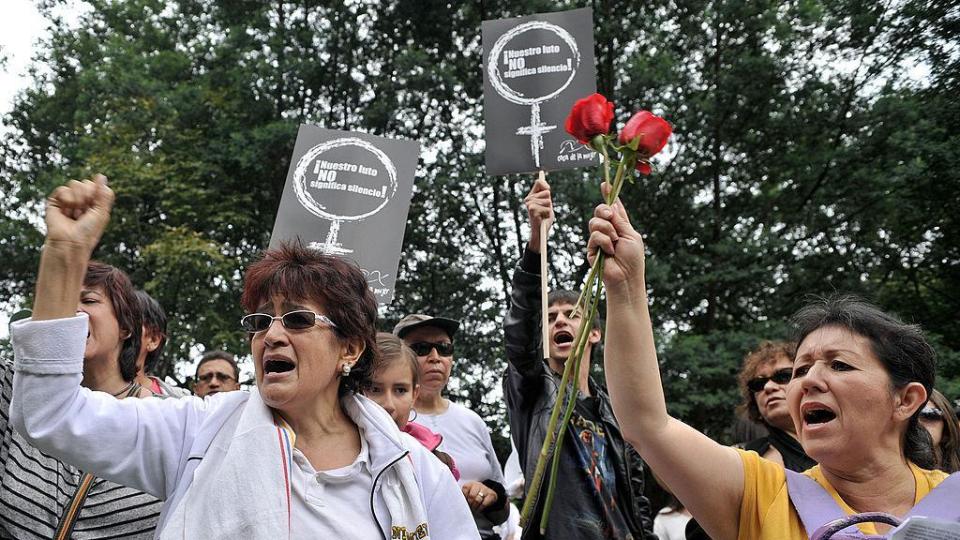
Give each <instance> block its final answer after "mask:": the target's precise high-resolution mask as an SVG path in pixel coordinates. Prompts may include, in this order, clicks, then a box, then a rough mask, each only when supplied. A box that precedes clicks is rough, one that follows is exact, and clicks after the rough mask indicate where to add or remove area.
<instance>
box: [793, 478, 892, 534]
mask: <svg viewBox="0 0 960 540" xmlns="http://www.w3.org/2000/svg"><path fill="white" fill-rule="evenodd" d="M784 472H785V473H786V474H787V495H789V496H790V503H791V504H793V508H794V509H796V511H797V515H798V516H800V521H801V522H802V523H803V528H804V529H806V531H807V536H808V537H809V538H810V540H828V539H832V540H853V539H856V540H866V539H871V538H882V537H879V536H866V535H864V534H863V533H861V532H860V529H858V528H856V527H854V525H855V524H857V523H860V522H862V521H875V519H879V520H880V521H882V522H884V523H890V519H892V520H893V523H892V524H893V525H897V524H899V523H900V522H899V520H897V519H896V518H895V517H893V516H890V515H889V514H877V515H873V514H868V515H857V516H850V515H847V514H846V512H844V511H843V509H842V508H840V505H838V504H837V501H835V500H834V499H833V497H831V496H830V494H829V493H827V490H825V489H823V487H822V486H820V484H818V483H817V482H816V480H814V479H813V478H810V477H809V476H807V475H804V474H800V473H798V472H794V471H791V470H789V469H784ZM861 517H862V518H865V519H861ZM850 527H853V529H852V530H850V531H845V529H848V528H850ZM841 531H844V532H841Z"/></svg>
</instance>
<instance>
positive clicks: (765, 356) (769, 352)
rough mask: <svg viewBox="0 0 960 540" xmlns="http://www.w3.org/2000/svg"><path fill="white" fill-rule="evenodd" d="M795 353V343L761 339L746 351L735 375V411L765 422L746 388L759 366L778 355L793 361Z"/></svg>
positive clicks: (755, 401)
mask: <svg viewBox="0 0 960 540" xmlns="http://www.w3.org/2000/svg"><path fill="white" fill-rule="evenodd" d="M796 355H797V344H796V343H793V342H789V341H761V342H760V345H758V346H757V348H756V349H754V350H752V351H750V352H749V353H747V356H746V357H745V358H744V359H743V366H742V367H741V368H740V374H739V375H737V386H739V387H740V397H741V401H740V405H738V406H737V411H738V412H740V413H742V414H746V415H747V418H749V419H750V420H753V421H754V422H758V423H761V424H766V422H765V421H764V420H763V416H762V415H761V414H760V409H759V408H758V407H757V400H756V399H754V395H753V392H751V391H750V389H749V388H747V383H748V382H750V379H752V378H754V377H756V376H757V372H758V371H760V368H761V367H763V366H766V365H769V364H772V363H774V362H776V361H777V359H779V358H780V357H786V358H787V359H789V360H790V361H791V362H793V360H794V357H796Z"/></svg>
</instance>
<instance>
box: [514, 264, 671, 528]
mask: <svg viewBox="0 0 960 540" xmlns="http://www.w3.org/2000/svg"><path fill="white" fill-rule="evenodd" d="M538 261H539V255H538V254H535V253H532V252H530V251H527V252H526V253H525V254H524V260H523V261H521V264H520V265H518V267H517V269H516V270H515V271H514V274H513V283H512V286H513V291H512V292H511V294H510V299H511V305H510V311H509V312H508V313H507V316H506V317H505V318H504V322H503V326H504V340H505V347H506V352H507V360H508V361H509V362H508V365H507V370H506V375H505V377H504V380H503V393H504V396H505V397H506V401H507V411H508V413H509V419H510V433H511V436H512V437H513V442H514V445H515V446H516V447H517V452H518V456H519V458H520V467H521V469H522V470H523V475H524V480H525V482H526V485H528V486H529V485H530V483H531V481H532V478H533V472H534V469H535V468H536V463H537V457H538V455H539V452H540V447H541V446H542V445H543V440H544V438H545V437H546V433H547V425H548V424H549V421H550V411H551V409H552V408H553V404H554V403H555V402H556V400H557V390H558V388H559V386H560V375H559V374H557V373H555V372H554V371H553V370H552V369H550V367H549V366H548V365H547V364H546V363H545V362H544V361H543V357H542V355H541V353H540V274H539V273H536V271H537V270H538V269H539V262H538ZM534 269H535V270H534ZM590 392H591V394H592V395H594V396H596V397H597V399H598V401H599V404H600V407H599V413H600V421H601V422H602V423H603V427H604V429H605V430H606V431H607V433H608V434H609V441H610V447H611V449H612V450H613V451H612V452H611V455H612V457H613V461H614V467H615V470H616V477H617V485H616V496H617V500H619V501H623V508H624V512H623V514H624V517H625V519H626V521H627V527H628V528H629V529H630V531H631V533H632V534H633V537H634V538H636V539H638V540H639V539H656V536H655V535H654V534H653V522H652V517H651V515H650V501H648V500H647V498H646V497H644V496H643V462H642V461H641V460H640V456H639V455H638V454H637V453H636V451H635V450H634V449H633V447H632V446H630V445H629V444H627V443H626V442H625V441H624V440H623V436H622V434H621V433H620V426H619V425H618V424H617V420H616V418H614V416H613V409H612V408H611V407H610V398H609V396H608V395H607V393H606V391H605V390H604V389H603V388H601V387H600V386H599V385H597V384H596V383H595V382H594V381H593V379H591V380H590ZM567 440H568V441H569V438H567ZM546 484H547V482H546V480H545V481H544V482H543V484H542V487H541V490H540V492H541V497H539V501H538V504H537V509H536V512H535V513H534V518H533V519H532V520H531V522H530V524H529V526H528V527H527V528H525V529H524V538H533V537H536V536H533V535H536V534H537V533H538V532H539V531H537V530H536V529H538V526H537V524H538V523H539V520H540V513H541V512H542V503H543V499H544V498H545V497H546V487H547V486H546ZM527 496H530V494H529V493H528V494H527ZM557 496H562V497H577V498H584V499H586V498H587V497H592V496H593V495H592V494H590V493H588V492H579V491H577V490H563V491H561V492H558V495H557ZM588 504H594V503H593V502H592V501H587V500H584V505H585V506H586V505H588ZM527 533H531V534H529V535H528V534H527ZM548 533H549V537H550V538H563V537H564V533H563V532H562V531H548Z"/></svg>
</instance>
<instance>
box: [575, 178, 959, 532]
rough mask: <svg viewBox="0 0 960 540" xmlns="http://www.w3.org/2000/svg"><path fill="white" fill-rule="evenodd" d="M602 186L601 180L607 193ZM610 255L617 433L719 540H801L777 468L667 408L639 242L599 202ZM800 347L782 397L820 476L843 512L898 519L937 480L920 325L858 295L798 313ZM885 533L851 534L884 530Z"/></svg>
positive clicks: (609, 351) (609, 368)
mask: <svg viewBox="0 0 960 540" xmlns="http://www.w3.org/2000/svg"><path fill="white" fill-rule="evenodd" d="M607 189H608V186H607V185H604V191H606V190H607ZM598 250H602V251H603V252H604V253H605V254H606V255H607V257H608V258H607V262H606V265H605V267H604V273H603V280H604V285H605V287H606V289H607V332H606V333H607V343H606V347H605V351H604V364H605V370H606V378H607V384H608V386H609V391H610V398H611V401H612V403H613V409H614V412H615V413H616V415H617V419H618V420H619V421H620V427H621V429H622V430H623V435H624V438H625V439H627V441H629V442H630V443H631V444H632V445H633V446H634V447H635V448H636V449H637V451H639V452H640V455H641V456H642V457H643V459H644V460H645V461H646V462H647V463H648V464H649V465H650V466H651V467H652V469H653V471H654V472H655V473H656V474H657V476H658V477H659V478H661V479H662V480H663V481H664V482H665V483H666V484H667V486H668V487H669V489H670V491H671V492H673V493H674V494H676V496H677V497H678V498H679V499H680V500H681V501H683V503H684V504H685V505H686V506H687V508H688V509H689V510H690V512H691V513H692V514H693V516H694V517H695V518H696V519H697V520H698V521H699V522H700V524H701V525H702V526H703V528H704V529H705V530H706V531H707V533H708V534H709V535H710V537H711V538H714V539H715V540H733V539H743V540H747V539H749V540H757V539H760V540H763V539H770V540H774V539H775V540H785V539H786V540H793V539H806V538H808V535H807V532H806V531H805V530H804V526H803V524H802V523H801V521H800V519H799V518H798V516H797V513H796V511H795V510H794V508H793V506H792V505H791V503H790V500H789V498H788V494H787V488H786V481H785V475H784V471H783V467H781V466H780V465H777V464H775V463H773V462H770V461H767V460H764V459H762V458H760V457H759V456H758V455H757V454H756V453H753V452H744V451H742V450H737V449H733V448H729V447H726V446H723V445H720V444H718V443H716V442H714V441H713V440H711V439H710V438H708V437H707V436H705V435H703V434H702V433H700V432H698V431H697V430H695V429H693V428H691V427H690V426H687V425H685V424H684V423H683V422H681V421H679V420H677V419H675V418H671V417H670V415H669V414H667V409H666V405H665V402H664V396H663V386H662V384H661V382H660V373H659V370H658V364H657V353H656V349H655V346H654V340H653V330H652V325H651V322H650V313H649V311H648V309H647V291H646V283H645V280H644V246H643V240H642V238H641V237H640V234H639V233H637V231H636V230H634V228H633V226H632V225H631V224H630V221H629V218H628V217H627V214H626V212H625V211H624V208H623V205H622V204H621V203H620V202H619V201H618V202H617V203H616V204H615V205H614V206H606V205H600V206H598V207H597V209H596V211H595V213H594V217H593V219H591V220H590V242H589V255H590V257H591V258H594V257H596V253H597V252H598ZM795 323H796V324H797V329H798V339H797V342H798V349H797V354H796V362H795V364H794V368H793V369H794V371H793V380H792V381H791V382H790V383H789V384H788V387H787V403H788V406H789V409H790V415H791V417H792V418H793V421H794V423H795V424H796V428H797V434H798V436H799V439H800V443H801V444H802V446H803V449H804V451H805V452H806V453H807V454H808V455H809V456H810V457H812V458H813V459H815V460H816V461H817V462H819V464H820V465H819V466H817V467H814V468H812V469H810V470H808V471H807V472H806V473H805V474H807V475H808V476H810V477H812V478H813V479H814V480H816V481H817V482H818V483H819V484H820V485H821V486H822V487H823V488H825V489H826V490H827V491H828V492H829V493H830V494H831V495H832V496H833V497H834V499H835V500H836V501H837V503H838V504H839V505H840V507H841V508H842V509H843V510H844V511H845V512H847V513H859V512H886V513H890V514H893V515H894V516H897V517H902V516H904V514H906V513H907V512H908V511H909V510H910V508H911V507H913V506H914V505H915V504H916V503H917V502H918V501H919V500H920V499H922V498H923V497H924V496H925V495H926V494H927V493H928V492H929V491H930V490H931V489H932V488H933V487H935V486H936V485H937V484H939V483H940V482H941V481H942V480H943V479H944V478H945V477H946V475H945V474H944V473H942V472H933V471H928V470H924V469H922V468H921V467H922V466H928V467H929V466H930V465H929V463H930V453H929V439H927V438H926V435H925V434H924V432H923V431H922V428H921V427H920V426H919V424H918V421H917V416H918V413H919V411H920V409H921V408H922V407H923V405H924V403H926V401H927V396H928V395H929V393H930V391H931V389H932V387H933V382H934V353H933V350H932V349H931V347H930V346H929V345H928V344H927V342H926V341H925V340H924V338H923V336H922V334H921V332H920V330H919V328H917V327H915V326H910V325H905V324H903V323H901V322H900V321H898V320H896V319H895V318H893V317H891V316H889V315H887V314H885V313H883V312H881V311H880V310H878V309H877V308H875V307H873V306H871V305H869V304H867V303H865V302H862V301H858V300H853V299H849V298H846V299H839V300H833V301H827V302H822V303H817V304H814V305H811V306H808V307H806V308H804V309H803V310H801V312H800V313H798V314H797V317H796V320H795ZM888 529H889V527H888V526H886V525H876V526H874V525H872V524H871V525H868V526H861V531H862V532H864V533H866V534H883V533H884V532H886V531H887V530H888Z"/></svg>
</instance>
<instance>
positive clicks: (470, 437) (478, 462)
mask: <svg viewBox="0 0 960 540" xmlns="http://www.w3.org/2000/svg"><path fill="white" fill-rule="evenodd" d="M459 328H460V322H459V321H455V320H453V319H445V318H443V317H432V316H430V315H423V314H414V315H407V316H406V317H404V318H403V319H401V320H400V322H398V323H397V324H396V326H395V327H394V328H393V333H394V335H396V336H397V337H399V338H400V339H402V340H403V342H404V343H406V344H407V346H408V347H410V348H411V349H413V352H414V353H416V355H417V361H418V362H419V364H420V395H419V396H417V400H416V403H415V404H414V409H415V410H416V412H417V422H418V423H420V424H423V425H425V426H426V427H428V428H430V429H431V430H432V431H435V432H437V433H439V434H440V435H442V436H443V440H444V450H445V451H446V452H447V453H448V454H450V456H451V457H453V459H454V460H455V461H456V463H457V468H458V469H459V470H460V480H459V482H460V487H461V491H463V495H464V497H466V499H467V503H468V504H469V505H470V509H471V510H473V516H474V519H475V520H476V524H477V528H478V529H479V530H480V537H481V538H483V539H484V540H486V539H489V538H498V536H497V534H496V533H495V532H494V530H493V527H494V525H499V524H500V523H503V522H504V521H506V519H507V517H509V512H510V509H509V506H508V505H507V496H506V493H505V492H504V488H503V472H502V471H501V470H500V462H499V461H497V454H496V452H494V450H493V441H491V440H490V430H489V428H487V424H486V423H485V422H484V421H483V419H482V418H480V415H478V414H477V413H475V412H473V411H471V410H470V409H468V408H466V407H464V406H463V405H460V404H459V403H455V402H453V401H450V400H449V399H447V398H445V397H443V391H444V389H445V388H446V386H447V382H448V381H449V380H450V371H451V369H452V367H453V350H454V346H453V336H454V335H455V334H456V333H457V330H458V329H459Z"/></svg>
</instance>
